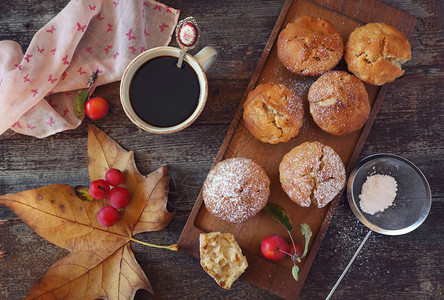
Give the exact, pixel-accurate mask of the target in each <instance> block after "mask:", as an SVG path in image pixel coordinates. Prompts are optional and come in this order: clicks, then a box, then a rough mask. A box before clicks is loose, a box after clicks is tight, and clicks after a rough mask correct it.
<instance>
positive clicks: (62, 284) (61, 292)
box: [0, 125, 177, 299]
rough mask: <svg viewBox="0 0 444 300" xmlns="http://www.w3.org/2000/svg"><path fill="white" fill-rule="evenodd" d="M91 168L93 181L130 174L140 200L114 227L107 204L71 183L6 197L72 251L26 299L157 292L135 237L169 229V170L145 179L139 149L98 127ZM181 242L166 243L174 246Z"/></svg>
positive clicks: (91, 133)
mask: <svg viewBox="0 0 444 300" xmlns="http://www.w3.org/2000/svg"><path fill="white" fill-rule="evenodd" d="M88 166H89V173H90V180H91V181H92V180H95V179H97V178H104V176H105V172H106V170H107V169H109V168H111V167H114V168H118V169H120V170H122V171H123V172H125V182H124V186H125V187H126V188H128V189H129V191H130V192H131V195H132V199H131V201H130V204H129V205H128V206H127V207H126V208H125V209H124V210H123V211H122V212H121V219H120V220H119V221H118V222H117V223H116V225H114V226H111V227H103V226H102V225H100V224H99V223H98V221H97V212H98V211H99V209H100V208H101V207H102V206H103V202H101V201H93V202H89V201H83V200H81V199H80V198H78V197H77V195H76V193H75V190H74V188H73V187H71V186H69V185H63V184H56V185H50V186H45V187H42V188H39V189H34V190H29V191H25V192H21V193H17V194H9V195H3V196H0V204H2V205H4V206H6V207H9V208H10V209H12V210H13V211H14V212H15V213H16V214H17V215H18V216H19V217H20V218H21V219H22V220H23V221H24V222H25V223H26V224H27V225H28V226H29V227H31V228H32V229H33V230H34V231H35V232H36V233H37V234H39V235H40V236H41V237H43V238H44V239H46V240H48V241H49V242H51V243H53V244H55V245H57V246H59V247H62V248H65V249H68V250H69V251H70V253H69V254H68V255H67V256H66V257H64V258H62V259H60V260H59V261H57V262H55V263H54V264H53V265H52V266H51V267H50V268H49V269H48V270H47V271H46V272H45V274H44V275H43V278H42V279H41V280H40V281H39V282H37V283H36V284H35V285H34V286H33V287H32V288H31V290H30V292H29V293H28V295H27V297H26V299H97V298H103V299H132V298H134V295H135V293H136V291H137V290H138V289H145V290H148V291H150V292H152V288H151V285H150V283H149V281H148V278H147V277H146V275H145V274H144V272H143V271H142V269H141V268H140V266H139V264H138V263H137V261H136V259H135V257H134V254H133V252H132V251H131V247H130V241H137V240H135V239H134V238H133V235H134V234H137V233H141V232H147V231H155V230H160V229H162V228H164V227H165V226H166V225H167V224H168V223H169V222H170V221H171V219H172V218H173V217H174V213H170V212H168V211H167V209H166V203H167V197H168V185H169V175H168V169H167V167H166V166H164V167H161V168H160V169H158V170H157V171H155V172H153V173H151V174H149V175H148V176H142V175H141V174H140V173H139V172H138V170H137V168H136V165H135V162H134V155H133V152H132V151H130V152H127V151H125V150H123V149H122V148H121V147H120V146H119V145H118V144H117V143H116V142H114V141H113V140H112V139H111V138H110V137H108V136H107V135H106V134H105V133H104V132H102V131H100V130H99V129H97V128H96V127H94V126H92V125H90V126H89V128H88ZM174 246H175V245H173V246H170V247H164V248H168V249H171V250H174V249H175V248H174ZM176 250H177V249H176Z"/></svg>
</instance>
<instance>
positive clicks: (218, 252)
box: [199, 232, 248, 290]
mask: <svg viewBox="0 0 444 300" xmlns="http://www.w3.org/2000/svg"><path fill="white" fill-rule="evenodd" d="M199 250H200V265H201V266H202V268H204V270H205V271H206V272H207V273H208V274H209V275H210V276H211V277H213V278H214V280H216V282H217V284H219V285H220V286H221V287H222V288H224V289H226V290H229V289H230V288H231V285H232V284H233V282H234V281H236V279H237V278H239V276H240V275H241V274H242V273H243V272H244V271H245V269H246V268H247V267H248V262H247V258H246V257H245V256H244V255H243V254H242V250H241V248H240V247H239V244H238V243H237V242H236V240H235V239H234V236H233V235H232V234H231V233H220V232H210V233H201V234H200V236H199Z"/></svg>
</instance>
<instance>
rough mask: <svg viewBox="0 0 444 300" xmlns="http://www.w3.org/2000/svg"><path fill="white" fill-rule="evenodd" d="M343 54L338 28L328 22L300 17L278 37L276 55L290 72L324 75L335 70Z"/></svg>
mask: <svg viewBox="0 0 444 300" xmlns="http://www.w3.org/2000/svg"><path fill="white" fill-rule="evenodd" d="M343 52H344V43H343V41H342V38H341V36H340V35H339V33H338V31H337V30H336V28H335V27H334V26H333V25H332V24H331V23H330V22H329V21H327V20H325V19H322V18H313V17H310V16H303V17H299V18H297V19H296V21H294V22H293V23H289V24H287V26H286V27H285V29H284V30H282V31H281V32H280V34H279V37H278V41H277V54H278V57H279V60H280V61H281V62H282V64H283V65H284V66H285V67H286V68H287V69H288V70H290V71H291V72H293V73H296V74H301V75H308V76H317V75H321V74H323V73H325V72H327V71H329V70H331V69H332V68H333V67H334V66H336V65H337V64H338V62H339V60H340V59H341V57H342V54H343Z"/></svg>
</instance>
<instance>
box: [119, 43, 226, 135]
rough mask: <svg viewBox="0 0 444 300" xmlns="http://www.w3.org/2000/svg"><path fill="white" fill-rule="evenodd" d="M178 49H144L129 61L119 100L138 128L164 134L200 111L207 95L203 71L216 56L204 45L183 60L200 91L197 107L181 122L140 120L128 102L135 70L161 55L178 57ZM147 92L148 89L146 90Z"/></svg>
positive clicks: (187, 121)
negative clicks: (160, 123) (162, 124)
mask: <svg viewBox="0 0 444 300" xmlns="http://www.w3.org/2000/svg"><path fill="white" fill-rule="evenodd" d="M179 54H180V49H178V48H174V47H168V46H165V47H156V48H153V49H150V50H148V51H145V52H143V53H141V54H140V55H138V56H137V57H136V58H135V59H134V60H133V61H131V62H130V63H129V65H128V66H127V68H126V70H125V72H124V73H123V76H122V81H121V82H120V101H121V103H122V106H123V110H124V111H125V113H126V115H127V116H128V118H129V119H130V120H131V121H132V122H133V123H134V124H135V125H137V126H138V127H139V128H141V129H143V130H146V131H148V132H152V133H157V134H165V133H172V132H177V131H180V130H182V129H184V128H186V127H188V126H189V125H191V123H193V122H194V121H195V120H196V119H197V117H198V116H199V115H200V113H201V112H202V110H203V108H204V106H205V103H206V101H207V96H208V82H207V77H206V75H205V71H206V70H208V68H209V67H210V66H211V65H212V64H213V62H214V60H215V59H216V56H217V51H216V50H215V49H214V48H212V47H209V46H207V47H205V48H203V49H202V50H201V51H200V52H199V53H197V54H196V55H195V56H194V57H193V56H191V55H190V54H186V55H185V58H184V61H185V62H187V63H188V64H189V65H190V66H191V67H192V68H193V70H194V72H195V73H196V75H197V79H198V81H199V87H200V93H199V100H198V102H197V107H196V109H195V110H194V112H193V113H192V114H191V115H190V116H189V117H188V118H187V119H186V120H185V121H183V122H181V123H179V124H176V125H173V126H170V127H157V126H154V125H151V124H149V123H147V122H145V121H144V120H142V119H141V118H140V117H139V116H138V115H137V114H136V112H135V111H134V109H133V107H132V105H131V102H130V85H131V80H132V79H133V77H134V75H135V74H136V72H137V70H138V69H139V68H140V67H141V66H142V65H143V64H145V63H146V62H148V61H150V60H152V59H154V58H157V57H163V56H173V57H177V58H179ZM147 94H149V91H147ZM172 109H174V108H172Z"/></svg>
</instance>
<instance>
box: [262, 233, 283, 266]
mask: <svg viewBox="0 0 444 300" xmlns="http://www.w3.org/2000/svg"><path fill="white" fill-rule="evenodd" d="M289 248H290V247H289V246H288V243H287V241H286V240H285V239H284V238H283V237H281V236H280V235H277V234H273V235H270V236H267V237H266V238H264V239H263V240H262V243H261V251H262V255H263V256H265V258H266V259H269V260H273V261H279V260H282V259H284V257H285V255H286V254H285V253H284V252H287V253H288V250H289ZM280 250H282V251H283V252H282V251H280Z"/></svg>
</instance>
